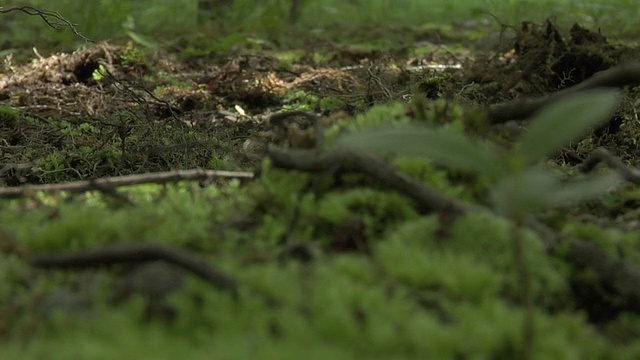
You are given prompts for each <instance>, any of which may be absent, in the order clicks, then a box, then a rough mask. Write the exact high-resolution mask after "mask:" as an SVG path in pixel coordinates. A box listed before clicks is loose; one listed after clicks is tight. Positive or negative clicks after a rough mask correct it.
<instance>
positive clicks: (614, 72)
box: [488, 63, 640, 124]
mask: <svg viewBox="0 0 640 360" xmlns="http://www.w3.org/2000/svg"><path fill="white" fill-rule="evenodd" d="M637 84H640V63H629V64H624V65H619V66H615V67H612V68H610V69H608V70H605V71H602V72H599V73H597V74H595V75H593V76H592V77H590V78H588V79H586V80H584V81H583V82H581V83H580V84H578V85H575V86H572V87H570V88H567V89H564V90H560V91H558V92H556V93H553V94H549V95H547V96H543V97H541V98H537V99H523V100H516V101H510V102H506V103H501V104H495V105H491V106H489V108H488V112H489V121H490V122H491V123H492V124H499V123H504V122H507V121H510V120H521V119H526V118H528V117H530V116H531V115H533V114H534V113H535V112H537V111H538V110H540V109H541V108H543V107H545V106H547V105H549V104H550V103H552V102H555V101H557V100H560V99H564V98H566V97H567V96H569V95H573V94H575V93H578V92H580V91H584V90H587V89H593V88H598V87H623V86H627V85H637Z"/></svg>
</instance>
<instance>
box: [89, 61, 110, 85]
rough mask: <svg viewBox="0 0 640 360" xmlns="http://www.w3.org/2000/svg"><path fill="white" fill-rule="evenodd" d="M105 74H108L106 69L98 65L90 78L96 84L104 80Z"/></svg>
mask: <svg viewBox="0 0 640 360" xmlns="http://www.w3.org/2000/svg"><path fill="white" fill-rule="evenodd" d="M107 74H108V71H107V68H106V67H105V66H104V65H102V64H100V65H99V66H98V68H97V69H95V70H94V71H93V73H92V74H91V77H92V78H93V80H95V81H96V82H100V81H102V80H104V78H105V77H106V76H107Z"/></svg>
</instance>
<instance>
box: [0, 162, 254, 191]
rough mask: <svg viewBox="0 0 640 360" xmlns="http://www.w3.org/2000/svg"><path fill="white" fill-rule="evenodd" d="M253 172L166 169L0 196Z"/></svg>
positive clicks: (241, 175)
mask: <svg viewBox="0 0 640 360" xmlns="http://www.w3.org/2000/svg"><path fill="white" fill-rule="evenodd" d="M253 176H254V175H253V173H251V172H242V171H221V170H201V169H194V170H180V171H167V172H157V173H149V174H137V175H127V176H118V177H110V178H101V179H95V180H83V181H74V182H69V183H64V184H47V185H27V186H20V187H8V188H0V198H18V197H23V196H25V195H28V194H32V193H34V192H36V191H50V192H55V191H70V192H84V191H91V190H96V189H98V190H100V189H104V188H114V187H118V186H127V185H137V184H164V183H170V182H177V181H191V180H201V179H211V178H215V177H225V178H239V179H252V178H253Z"/></svg>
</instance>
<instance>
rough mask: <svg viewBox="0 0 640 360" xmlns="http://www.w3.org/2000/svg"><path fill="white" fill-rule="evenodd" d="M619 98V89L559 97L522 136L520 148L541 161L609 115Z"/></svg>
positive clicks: (532, 159)
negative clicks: (564, 97) (560, 98)
mask: <svg viewBox="0 0 640 360" xmlns="http://www.w3.org/2000/svg"><path fill="white" fill-rule="evenodd" d="M618 101H619V92H618V91H617V90H603V89H599V90H589V91H585V92H581V93H579V94H576V95H572V96H571V97H568V98H566V99H562V100H560V101H556V102H554V103H553V104H551V105H550V106H548V107H547V108H545V109H543V110H541V111H540V112H539V113H538V114H537V115H536V116H535V117H534V118H533V119H531V124H530V126H529V130H528V131H527V132H526V133H525V134H524V135H523V136H522V137H521V138H520V141H519V143H520V151H521V152H522V154H523V155H524V157H525V158H526V159H527V160H528V161H530V162H538V161H541V160H544V159H545V158H546V157H548V156H550V155H552V154H553V153H555V152H557V151H558V150H560V149H561V148H562V147H563V146H566V145H568V144H569V142H571V141H572V140H575V139H577V138H579V137H580V136H581V135H584V134H585V133H586V132H587V131H588V130H589V129H590V128H591V127H593V126H595V125H597V124H600V123H603V122H605V121H607V120H608V119H609V117H610V116H611V114H612V113H613V111H614V110H615V108H616V106H617V104H618Z"/></svg>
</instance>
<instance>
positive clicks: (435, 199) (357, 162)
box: [268, 146, 482, 213]
mask: <svg viewBox="0 0 640 360" xmlns="http://www.w3.org/2000/svg"><path fill="white" fill-rule="evenodd" d="M268 154H269V157H270V158H271V160H272V161H273V164H274V166H277V167H280V168H284V169H292V170H301V171H307V172H313V173H327V172H335V171H346V172H360V173H364V174H367V175H370V176H372V177H373V178H375V179H377V180H379V181H380V182H381V183H383V184H385V185H387V186H389V187H391V188H393V189H395V190H397V191H398V192H400V193H403V194H405V195H406V196H408V197H409V198H411V199H414V200H415V201H416V202H417V203H418V204H419V206H420V208H421V209H422V210H423V211H425V212H430V211H445V212H452V213H464V212H466V211H470V210H480V209H482V208H481V207H480V206H477V205H473V204H467V203H463V202H461V201H458V200H456V199H452V198H448V197H446V196H444V195H442V194H441V193H439V192H438V191H436V190H433V189H429V188H427V187H425V186H423V185H422V184H420V183H419V182H417V181H415V180H413V179H412V178H411V177H409V176H407V175H406V174H404V173H403V172H401V171H399V170H398V169H396V168H395V167H394V166H393V165H391V164H389V163H387V162H385V161H383V160H381V159H380V158H379V157H377V156H374V155H371V154H368V153H365V152H358V151H353V150H346V149H344V150H338V151H331V152H328V153H322V154H318V152H316V151H315V150H284V149H280V148H277V147H273V146H270V147H269V150H268Z"/></svg>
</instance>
